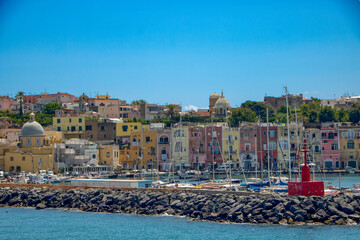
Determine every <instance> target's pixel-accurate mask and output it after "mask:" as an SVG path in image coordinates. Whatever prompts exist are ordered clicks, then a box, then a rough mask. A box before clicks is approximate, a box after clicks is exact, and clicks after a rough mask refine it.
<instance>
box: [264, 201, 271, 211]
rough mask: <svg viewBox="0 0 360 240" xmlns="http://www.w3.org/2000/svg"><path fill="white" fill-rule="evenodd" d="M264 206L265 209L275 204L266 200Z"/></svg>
mask: <svg viewBox="0 0 360 240" xmlns="http://www.w3.org/2000/svg"><path fill="white" fill-rule="evenodd" d="M263 207H264V209H265V210H270V209H272V207H273V205H272V203H269V202H266V203H264V205H263Z"/></svg>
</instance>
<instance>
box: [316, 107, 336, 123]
mask: <svg viewBox="0 0 360 240" xmlns="http://www.w3.org/2000/svg"><path fill="white" fill-rule="evenodd" d="M319 120H320V122H332V121H335V120H336V119H335V112H334V109H332V108H331V107H329V106H325V107H322V108H321V109H320V112H319Z"/></svg>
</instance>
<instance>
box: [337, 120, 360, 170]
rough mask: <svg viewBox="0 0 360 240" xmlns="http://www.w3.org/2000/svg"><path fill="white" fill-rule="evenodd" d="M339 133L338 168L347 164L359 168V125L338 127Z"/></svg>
mask: <svg viewBox="0 0 360 240" xmlns="http://www.w3.org/2000/svg"><path fill="white" fill-rule="evenodd" d="M339 135H340V161H341V163H340V168H342V169H344V168H345V167H347V166H349V167H352V168H356V169H360V127H358V126H348V127H340V128H339Z"/></svg>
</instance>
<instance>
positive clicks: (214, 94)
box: [210, 92, 220, 98]
mask: <svg viewBox="0 0 360 240" xmlns="http://www.w3.org/2000/svg"><path fill="white" fill-rule="evenodd" d="M210 98H220V95H219V94H217V93H216V92H214V93H213V94H211V95H210Z"/></svg>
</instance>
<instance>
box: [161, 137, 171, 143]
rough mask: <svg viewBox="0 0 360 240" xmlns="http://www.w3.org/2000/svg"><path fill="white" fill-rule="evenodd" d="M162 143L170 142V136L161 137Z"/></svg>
mask: <svg viewBox="0 0 360 240" xmlns="http://www.w3.org/2000/svg"><path fill="white" fill-rule="evenodd" d="M159 143H160V144H168V143H169V138H168V137H160V142H159Z"/></svg>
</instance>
